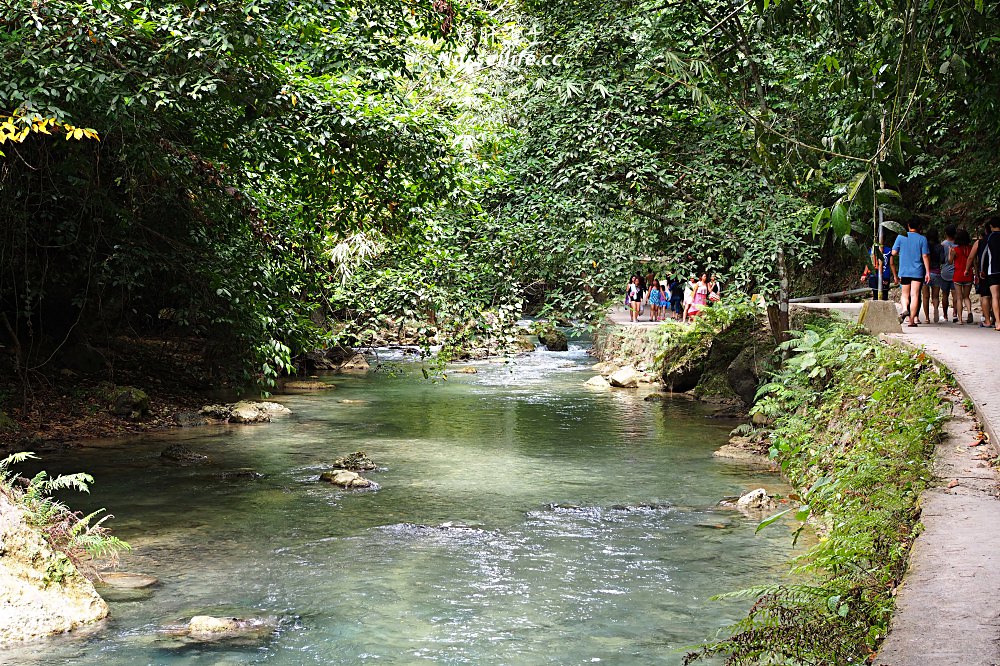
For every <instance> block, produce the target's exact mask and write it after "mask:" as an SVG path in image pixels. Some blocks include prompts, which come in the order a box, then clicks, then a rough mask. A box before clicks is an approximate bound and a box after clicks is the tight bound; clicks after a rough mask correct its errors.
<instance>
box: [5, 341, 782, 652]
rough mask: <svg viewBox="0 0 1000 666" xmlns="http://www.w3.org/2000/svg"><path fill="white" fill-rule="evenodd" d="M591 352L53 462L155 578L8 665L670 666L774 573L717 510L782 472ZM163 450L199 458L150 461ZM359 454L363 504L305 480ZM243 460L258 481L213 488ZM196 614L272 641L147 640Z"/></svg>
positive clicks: (361, 380)
mask: <svg viewBox="0 0 1000 666" xmlns="http://www.w3.org/2000/svg"><path fill="white" fill-rule="evenodd" d="M591 362H592V360H591V359H588V358H587V357H586V356H585V355H584V354H583V353H582V352H581V351H579V350H577V351H571V352H570V353H569V354H550V353H536V354H534V355H531V356H529V357H527V358H524V359H519V360H518V361H517V362H516V363H514V364H509V365H497V364H483V365H480V366H479V370H480V372H479V374H476V375H460V374H452V375H449V378H448V381H445V382H436V383H433V382H429V381H426V380H424V379H423V378H422V377H421V375H420V373H419V372H418V371H415V367H414V366H408V365H402V366H400V368H401V370H400V371H399V372H397V373H396V374H395V375H394V376H391V375H388V374H385V373H373V374H370V375H368V376H337V377H333V378H331V381H333V382H334V383H336V384H337V386H338V388H337V390H336V391H333V392H330V393H326V394H323V395H315V394H314V395H296V396H280V397H279V398H278V400H280V401H281V402H283V403H285V404H286V405H287V406H288V407H290V408H291V409H292V411H293V414H292V415H291V416H290V417H286V418H282V419H279V420H276V421H275V422H274V423H271V424H265V425H259V426H218V427H214V426H213V427H206V428H197V429H187V430H182V431H176V432H172V433H165V434H163V435H159V436H155V437H143V438H138V439H128V440H116V441H110V442H103V443H98V444H92V445H88V446H85V447H83V448H78V449H74V450H71V451H69V452H67V453H64V454H59V455H56V454H49V455H47V456H46V457H45V459H44V460H43V463H44V466H45V467H46V468H48V469H50V470H53V471H61V472H66V471H77V470H87V471H90V472H92V473H93V474H94V476H95V478H96V481H97V483H96V485H95V487H94V488H93V492H92V494H91V495H90V496H79V497H72V498H67V500H69V501H72V503H73V504H74V505H75V506H77V507H79V508H81V509H87V508H88V507H94V508H96V507H101V506H103V507H107V508H108V509H109V511H110V512H111V513H113V514H114V515H115V516H116V519H115V520H114V521H113V526H114V528H115V530H116V533H117V534H119V535H120V536H121V537H123V538H125V539H126V540H128V541H130V542H131V543H132V544H133V546H135V552H134V553H132V554H129V555H126V556H124V558H123V564H122V569H123V570H128V571H139V572H144V573H151V574H153V575H155V576H157V577H158V578H159V579H160V581H161V584H160V586H159V587H157V588H155V589H154V591H153V593H152V595H151V596H148V597H146V598H140V599H135V598H130V597H128V596H125V597H121V598H122V599H123V600H120V601H112V602H111V610H112V618H111V619H110V620H109V621H107V622H106V623H104V624H102V625H100V626H99V627H98V628H96V629H95V630H93V631H90V632H87V633H85V634H78V635H73V636H67V637H60V638H55V639H49V640H45V641H42V642H40V643H35V644H33V645H31V646H29V647H27V648H21V649H18V650H9V651H6V652H2V651H0V663H19V664H42V663H44V664H104V665H108V666H112V665H117V664H243V663H268V664H421V663H442V664H583V663H604V664H677V663H680V660H681V657H682V655H683V648H685V647H686V646H690V645H692V644H695V643H697V642H698V641H700V640H702V639H704V638H706V637H709V636H711V635H713V634H714V633H715V632H716V631H717V630H718V628H719V627H721V626H724V625H726V624H728V623H730V622H732V621H734V620H736V619H737V618H739V617H740V616H741V615H742V614H743V613H744V612H745V609H746V604H744V603H734V602H726V603H723V602H718V601H711V600H709V597H710V596H711V595H713V594H718V593H720V592H725V591H730V590H734V589H739V588H740V587H743V586H747V585H750V584H756V583H761V582H764V581H771V580H775V579H777V578H779V577H780V575H781V573H782V572H783V571H784V570H785V566H784V563H785V562H786V560H787V557H788V554H789V538H788V532H787V531H786V530H783V529H780V528H779V529H772V530H765V531H764V532H762V533H761V534H760V535H757V536H755V535H754V528H755V525H756V523H755V522H754V521H752V520H749V519H747V518H744V517H742V516H740V515H739V514H735V513H731V512H727V511H723V510H719V509H717V508H715V505H716V504H717V502H718V501H719V499H721V498H722V497H724V496H730V495H737V494H739V493H740V492H743V491H745V490H747V489H751V488H754V487H758V486H759V485H767V486H769V487H775V486H776V485H778V483H779V482H778V481H777V479H776V478H775V477H774V476H770V475H760V474H759V473H755V472H753V471H750V470H747V469H746V468H743V467H741V466H739V465H735V464H733V463H728V462H725V461H720V460H717V459H714V458H713V457H712V451H713V450H714V449H715V448H716V447H717V446H718V445H720V444H721V443H722V442H724V440H725V439H726V435H727V432H728V430H729V429H730V428H732V424H731V423H719V422H716V421H713V420H710V419H707V418H706V415H705V413H704V412H703V411H702V408H701V407H700V406H699V405H697V404H694V403H691V402H688V401H686V400H671V401H666V402H643V401H642V399H641V397H640V396H639V395H637V394H636V392H634V391H615V392H594V391H592V390H589V389H587V388H585V387H584V386H583V382H584V381H585V380H586V379H587V378H589V377H590V376H591V374H592V373H591V372H589V371H588V370H589V366H590V364H591ZM344 399H349V400H363V401H366V402H365V403H364V404H345V403H342V402H340V401H341V400H344ZM176 442H180V443H183V444H185V445H186V446H188V447H190V448H191V449H193V450H195V451H198V452H201V453H204V454H207V455H209V456H210V457H211V459H212V462H211V463H210V464H208V465H202V466H194V467H176V466H171V465H167V464H164V463H163V462H162V459H161V458H160V452H161V451H162V450H163V449H164V448H166V446H168V445H170V444H172V443H176ZM359 449H362V450H364V451H366V452H367V453H368V454H369V455H370V456H371V457H372V458H373V459H374V460H375V461H376V462H377V463H379V464H380V465H381V467H382V469H380V470H379V471H377V472H372V473H369V474H368V475H369V476H370V478H372V479H373V480H375V481H377V482H378V483H379V484H380V485H381V488H380V489H379V490H378V491H377V492H344V491H339V490H337V489H334V488H333V487H331V486H329V485H326V484H320V483H317V481H316V478H317V476H318V475H319V473H320V472H321V471H323V470H324V469H328V468H329V462H330V461H332V460H333V459H334V458H335V457H337V456H339V455H343V454H346V453H350V452H352V451H355V450H359ZM241 467H252V468H253V469H255V470H257V471H258V472H260V473H262V474H264V475H265V477H264V478H263V479H260V480H257V481H233V480H222V479H220V478H219V476H220V473H221V472H223V471H225V470H230V469H234V468H241ZM449 524H451V526H450V527H449V526H448V525H449ZM129 599H131V600H129ZM197 614H231V615H238V616H247V615H266V616H272V617H276V618H279V628H278V630H277V631H276V633H275V634H274V635H273V636H272V637H271V638H270V639H268V640H266V641H265V642H263V643H256V644H251V645H238V644H218V645H191V644H184V643H182V642H179V641H177V640H176V639H173V638H170V637H169V636H168V635H166V634H165V633H164V632H163V631H162V630H163V628H164V627H168V626H170V625H177V624H181V623H183V622H185V621H186V620H187V619H188V618H190V617H191V616H192V615H197Z"/></svg>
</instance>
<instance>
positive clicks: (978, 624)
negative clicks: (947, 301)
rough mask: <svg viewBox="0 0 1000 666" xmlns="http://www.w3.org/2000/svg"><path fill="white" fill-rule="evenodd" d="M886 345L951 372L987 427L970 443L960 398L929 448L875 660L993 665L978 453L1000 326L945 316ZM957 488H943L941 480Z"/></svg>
mask: <svg viewBox="0 0 1000 666" xmlns="http://www.w3.org/2000/svg"><path fill="white" fill-rule="evenodd" d="M903 331H904V333H902V334H899V335H893V336H890V338H892V339H893V342H897V343H902V344H907V345H914V346H917V347H923V348H924V349H925V350H926V351H927V352H928V353H930V354H931V355H932V356H934V357H935V358H936V359H937V360H938V361H939V362H941V363H943V364H945V365H947V366H948V367H949V368H950V369H951V370H952V372H953V373H954V374H955V377H956V379H957V380H958V382H959V384H960V386H961V388H962V390H963V392H965V394H966V395H967V396H969V397H970V398H971V399H972V400H973V401H974V402H975V405H976V410H977V413H978V416H979V418H980V420H981V421H982V424H983V426H984V427H985V428H986V429H987V432H989V433H990V439H991V444H992V445H993V448H994V450H993V451H988V449H989V448H990V447H986V446H980V447H971V446H969V444H970V443H972V442H974V441H975V439H976V429H975V424H974V421H973V419H972V417H971V416H969V415H967V414H966V413H965V410H964V409H963V408H962V406H961V404H956V405H955V412H954V418H952V419H951V420H950V421H949V422H948V424H947V426H946V434H947V437H946V438H945V439H944V440H943V441H942V443H941V444H940V445H938V447H937V450H936V452H935V460H934V472H935V476H936V477H937V479H938V483H937V485H936V487H934V488H931V489H929V490H927V491H926V492H925V493H924V494H923V495H922V496H921V498H920V503H921V514H920V520H921V522H922V523H923V525H924V527H925V529H924V532H923V533H922V534H921V535H920V537H919V538H918V539H917V540H916V542H915V544H914V546H913V551H912V552H911V554H910V564H909V568H908V570H907V573H906V577H905V579H904V581H903V584H902V585H901V586H900V588H899V590H898V595H897V599H896V601H897V606H896V608H897V610H896V613H895V615H894V616H893V621H892V631H891V632H890V634H889V637H888V638H887V639H886V641H885V643H884V644H883V646H882V650H881V651H880V653H879V656H878V660H877V661H876V663H877V664H881V665H882V666H924V665H929V664H934V665H940V666H948V665H955V666H959V665H961V666H979V665H982V666H998V665H1000V501H998V500H997V497H996V494H997V479H996V473H995V471H994V470H993V469H992V468H990V467H988V466H986V464H985V462H984V460H983V458H987V457H992V456H994V455H996V451H995V448H996V447H997V444H998V443H1000V441H998V439H997V435H996V433H997V429H998V428H1000V333H997V332H995V331H992V330H987V329H981V328H979V327H978V326H958V325H956V324H951V323H947V324H946V323H941V324H923V325H921V326H919V327H917V328H904V329H903ZM955 481H957V482H958V485H955V486H954V487H952V488H948V487H947V486H948V485H949V483H951V484H954V482H955Z"/></svg>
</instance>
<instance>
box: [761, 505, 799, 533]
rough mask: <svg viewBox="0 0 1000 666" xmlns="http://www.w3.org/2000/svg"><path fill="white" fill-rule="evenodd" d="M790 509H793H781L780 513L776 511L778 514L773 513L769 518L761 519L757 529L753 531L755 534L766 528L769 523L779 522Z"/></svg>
mask: <svg viewBox="0 0 1000 666" xmlns="http://www.w3.org/2000/svg"><path fill="white" fill-rule="evenodd" d="M789 511H791V509H785V510H784V511H779V512H778V513H776V514H774V515H771V516H768V517H767V518H765V519H764V520H762V521H760V523H758V524H757V529H755V530H754V531H753V533H754V534H757V532H760V531H761V530H762V529H764V528H765V527H767V526H768V525H773V524H774V523H776V522H777V521H778V520H779V519H781V517H782V516H783V515H785V514H786V513H788V512H789Z"/></svg>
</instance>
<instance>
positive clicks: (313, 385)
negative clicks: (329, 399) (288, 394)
mask: <svg viewBox="0 0 1000 666" xmlns="http://www.w3.org/2000/svg"><path fill="white" fill-rule="evenodd" d="M282 388H283V389H286V390H288V391H330V390H333V389H335V388H337V387H336V386H335V385H333V384H331V383H330V382H321V381H320V380H318V379H294V380H292V381H290V382H285V383H284V385H283V386H282Z"/></svg>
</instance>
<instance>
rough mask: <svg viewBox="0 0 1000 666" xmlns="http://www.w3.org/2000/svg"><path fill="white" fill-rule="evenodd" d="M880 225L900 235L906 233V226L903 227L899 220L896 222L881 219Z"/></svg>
mask: <svg viewBox="0 0 1000 666" xmlns="http://www.w3.org/2000/svg"><path fill="white" fill-rule="evenodd" d="M882 226H883V227H885V228H886V229H888V230H889V231H891V232H893V233H896V234H899V235H901V236H905V235H906V227H904V226H903V225H902V224H900V223H899V222H896V221H895V220H883V221H882Z"/></svg>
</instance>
